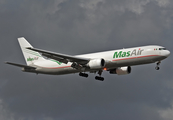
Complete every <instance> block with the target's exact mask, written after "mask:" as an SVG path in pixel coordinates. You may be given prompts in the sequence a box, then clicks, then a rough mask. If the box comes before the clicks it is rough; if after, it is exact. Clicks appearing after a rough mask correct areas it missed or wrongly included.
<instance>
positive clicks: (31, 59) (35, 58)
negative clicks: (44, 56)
mask: <svg viewBox="0 0 173 120" xmlns="http://www.w3.org/2000/svg"><path fill="white" fill-rule="evenodd" d="M34 60H38V57H34V58H31V57H29V58H27V61H28V62H29V61H34Z"/></svg>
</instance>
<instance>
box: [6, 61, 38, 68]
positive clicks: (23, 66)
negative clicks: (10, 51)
mask: <svg viewBox="0 0 173 120" xmlns="http://www.w3.org/2000/svg"><path fill="white" fill-rule="evenodd" d="M5 63H6V64H10V65H14V66H17V67H22V68H26V69H36V68H35V67H31V66H27V65H22V64H17V63H11V62H5Z"/></svg>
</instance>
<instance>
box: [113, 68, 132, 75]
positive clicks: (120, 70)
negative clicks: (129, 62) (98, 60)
mask: <svg viewBox="0 0 173 120" xmlns="http://www.w3.org/2000/svg"><path fill="white" fill-rule="evenodd" d="M130 73H131V67H130V66H128V67H119V68H116V69H113V70H110V74H117V75H126V74H130Z"/></svg>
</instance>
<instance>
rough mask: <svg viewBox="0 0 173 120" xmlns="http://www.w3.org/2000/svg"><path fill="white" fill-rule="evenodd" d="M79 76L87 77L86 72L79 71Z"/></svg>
mask: <svg viewBox="0 0 173 120" xmlns="http://www.w3.org/2000/svg"><path fill="white" fill-rule="evenodd" d="M79 76H82V77H86V78H87V77H88V74H86V73H79Z"/></svg>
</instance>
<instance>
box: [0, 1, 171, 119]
mask: <svg viewBox="0 0 173 120" xmlns="http://www.w3.org/2000/svg"><path fill="white" fill-rule="evenodd" d="M18 37H25V38H26V39H27V40H28V41H29V42H30V43H31V44H32V45H33V46H34V47H36V48H40V49H45V50H49V51H54V52H59V53H64V54H69V55H76V54H82V53H89V52H98V51H104V50H113V49H119V48H127V47H135V46H141V45H150V44H151V45H153V44H155V45H161V46H164V47H166V48H167V49H169V50H170V51H171V52H172V51H173V47H172V44H173V1H172V0H0V41H1V43H0V54H1V58H0V61H1V63H0V66H1V69H0V120H172V119H173V114H172V113H173V79H172V78H173V72H172V71H173V65H172V60H173V57H172V56H170V57H169V58H167V59H165V60H164V61H163V62H162V64H161V66H160V67H161V69H160V70H159V71H156V70H155V66H156V65H155V64H149V65H141V66H132V73H131V74H129V75H125V76H117V75H110V74H109V73H108V72H104V73H103V76H104V77H105V81H104V82H100V81H96V80H95V79H94V77H95V75H94V74H89V77H88V79H86V78H82V77H79V76H78V74H72V75H64V76H51V75H36V74H32V73H23V72H21V70H20V68H17V67H13V66H10V65H6V64H4V61H11V62H16V63H22V64H25V61H24V59H23V55H22V53H21V50H20V47H19V44H18V42H17V38H18Z"/></svg>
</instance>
